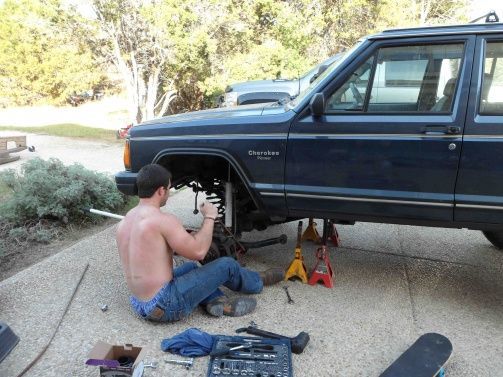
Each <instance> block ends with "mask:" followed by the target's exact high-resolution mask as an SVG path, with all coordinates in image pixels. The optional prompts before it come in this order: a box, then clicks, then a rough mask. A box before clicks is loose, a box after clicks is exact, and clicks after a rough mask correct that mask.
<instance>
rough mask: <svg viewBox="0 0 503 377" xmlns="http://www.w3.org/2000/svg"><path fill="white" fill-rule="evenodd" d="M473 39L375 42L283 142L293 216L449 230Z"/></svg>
mask: <svg viewBox="0 0 503 377" xmlns="http://www.w3.org/2000/svg"><path fill="white" fill-rule="evenodd" d="M474 48H475V37H470V36H446V37H429V38H402V39H397V40H387V39H383V40H379V39H377V40H374V41H373V43H372V44H371V45H370V46H369V47H368V48H367V49H366V50H365V52H364V53H361V54H359V56H358V57H357V58H356V59H354V60H353V61H352V62H351V63H350V64H348V65H347V66H346V67H345V68H344V69H343V70H342V71H340V72H334V74H335V78H334V79H333V80H332V81H331V82H330V83H329V84H328V85H327V86H325V87H324V88H323V89H322V93H323V95H324V97H325V99H326V100H325V102H326V104H325V111H324V114H323V115H322V116H319V117H316V116H313V115H312V114H311V113H310V111H308V109H306V111H305V112H303V113H301V114H300V115H299V117H298V118H297V120H296V121H295V122H294V123H292V126H291V128H290V133H289V136H288V148H287V164H286V173H285V191H286V194H287V205H288V209H289V213H290V215H291V216H319V217H332V218H336V219H341V220H343V219H348V220H369V221H396V220H392V219H393V218H394V219H403V218H408V219H419V220H430V221H431V220H441V221H445V220H448V221H452V220H453V207H454V188H455V182H456V175H457V171H458V164H459V158H460V151H461V142H462V132H463V127H464V119H465V115H466V103H467V101H468V95H467V92H468V88H469V82H470V73H471V68H472V57H473V53H474Z"/></svg>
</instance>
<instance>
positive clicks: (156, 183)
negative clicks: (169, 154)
mask: <svg viewBox="0 0 503 377" xmlns="http://www.w3.org/2000/svg"><path fill="white" fill-rule="evenodd" d="M170 184H171V173H170V172H169V171H168V170H167V169H166V168H165V167H164V166H161V165H158V164H149V165H145V166H144V167H142V168H141V169H140V171H139V172H138V175H137V176H136V186H137V187H138V196H139V197H140V199H143V198H152V197H153V196H154V195H156V194H157V195H161V196H163V195H164V196H165V197H166V198H165V200H163V201H164V203H161V204H162V205H164V204H166V200H167V197H168V193H169V187H170ZM162 190H164V193H163V192H161V191H162Z"/></svg>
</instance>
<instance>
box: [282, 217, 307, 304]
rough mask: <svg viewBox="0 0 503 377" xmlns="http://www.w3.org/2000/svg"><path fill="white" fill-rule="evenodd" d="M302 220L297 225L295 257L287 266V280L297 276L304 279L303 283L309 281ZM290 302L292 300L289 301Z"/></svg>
mask: <svg viewBox="0 0 503 377" xmlns="http://www.w3.org/2000/svg"><path fill="white" fill-rule="evenodd" d="M301 243H302V221H299V225H298V227H297V245H296V246H295V257H294V258H293V260H292V262H291V263H290V266H289V267H288V268H287V270H286V273H285V280H288V279H290V278H293V277H297V278H299V279H300V280H302V282H303V283H307V269H306V265H305V264H304V257H303V256H302V248H301ZM289 302H290V301H289Z"/></svg>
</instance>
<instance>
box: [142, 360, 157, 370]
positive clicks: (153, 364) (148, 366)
mask: <svg viewBox="0 0 503 377" xmlns="http://www.w3.org/2000/svg"><path fill="white" fill-rule="evenodd" d="M158 365H159V363H158V362H157V361H151V362H150V363H147V362H144V363H143V367H144V368H152V369H155V368H157V366H158Z"/></svg>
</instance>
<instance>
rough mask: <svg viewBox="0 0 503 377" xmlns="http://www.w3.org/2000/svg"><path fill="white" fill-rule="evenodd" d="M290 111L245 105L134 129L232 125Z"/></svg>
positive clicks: (281, 107) (275, 106)
mask: <svg viewBox="0 0 503 377" xmlns="http://www.w3.org/2000/svg"><path fill="white" fill-rule="evenodd" d="M288 110H289V109H288V108H287V107H285V106H284V105H280V104H277V103H268V104H263V103H259V104H253V105H243V106H234V107H221V108H216V109H210V110H200V111H192V112H188V113H183V114H177V115H170V116H165V117H162V118H158V119H154V120H150V121H146V122H143V123H141V124H139V125H137V126H135V127H133V128H136V127H142V126H151V125H161V124H169V125H174V124H183V125H187V124H186V123H187V122H190V123H191V124H194V125H197V124H205V125H208V124H219V123H227V122H229V123H232V122H236V119H237V118H243V117H250V116H261V115H274V114H282V113H285V112H286V111H288Z"/></svg>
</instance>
